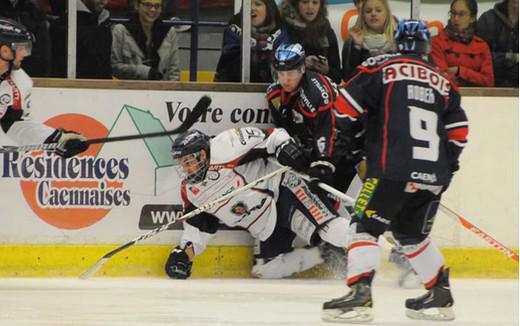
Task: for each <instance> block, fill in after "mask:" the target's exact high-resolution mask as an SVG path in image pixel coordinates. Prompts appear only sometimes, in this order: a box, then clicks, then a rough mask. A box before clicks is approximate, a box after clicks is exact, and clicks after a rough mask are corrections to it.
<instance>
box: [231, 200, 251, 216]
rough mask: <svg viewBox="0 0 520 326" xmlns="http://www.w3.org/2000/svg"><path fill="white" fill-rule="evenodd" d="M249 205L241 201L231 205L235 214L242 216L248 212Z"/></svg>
mask: <svg viewBox="0 0 520 326" xmlns="http://www.w3.org/2000/svg"><path fill="white" fill-rule="evenodd" d="M247 210H248V208H247V205H246V204H245V203H244V202H241V201H239V202H238V203H236V204H235V205H233V207H231V212H232V213H233V214H235V215H239V216H242V215H244V214H245V213H247Z"/></svg>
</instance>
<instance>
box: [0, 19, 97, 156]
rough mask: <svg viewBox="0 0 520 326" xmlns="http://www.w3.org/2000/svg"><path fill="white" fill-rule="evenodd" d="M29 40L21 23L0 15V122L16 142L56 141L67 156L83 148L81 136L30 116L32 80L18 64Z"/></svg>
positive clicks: (28, 51) (28, 48) (28, 49)
mask: <svg viewBox="0 0 520 326" xmlns="http://www.w3.org/2000/svg"><path fill="white" fill-rule="evenodd" d="M33 41H34V36H33V35H32V33H30V32H29V31H27V29H26V28H25V27H24V26H23V25H21V24H19V23H17V22H15V21H13V20H10V19H7V18H2V17H0V126H1V127H2V130H3V132H4V133H6V135H7V136H8V137H9V138H10V139H11V140H13V141H15V142H16V143H17V144H19V145H32V144H41V143H58V144H59V146H58V148H57V150H56V153H57V154H58V155H60V156H63V157H71V156H73V155H76V154H78V153H81V152H83V151H85V150H86V149H87V147H88V145H87V144H86V143H84V142H82V140H85V138H84V137H83V136H81V135H79V134H78V133H76V132H73V131H66V130H63V129H53V128H50V127H47V126H45V125H44V124H42V123H39V122H34V121H32V120H31V119H30V108H31V91H32V85H33V82H32V80H31V78H30V77H29V76H28V75H27V74H26V73H25V71H23V69H21V64H22V61H23V59H24V58H25V57H27V56H30V55H31V48H32V42H33Z"/></svg>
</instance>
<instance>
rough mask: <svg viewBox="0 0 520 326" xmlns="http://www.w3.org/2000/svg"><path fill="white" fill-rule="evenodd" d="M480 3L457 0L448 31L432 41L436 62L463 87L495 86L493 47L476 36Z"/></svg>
mask: <svg viewBox="0 0 520 326" xmlns="http://www.w3.org/2000/svg"><path fill="white" fill-rule="evenodd" d="M477 12H478V8H477V2H476V0H453V1H452V2H451V6H450V11H449V15H450V19H449V20H448V25H447V26H446V28H445V29H444V30H443V31H441V32H440V33H439V35H437V36H435V37H434V38H433V39H432V52H431V59H432V61H433V62H434V63H435V64H436V65H437V66H439V68H440V69H442V70H445V71H446V72H447V73H448V74H449V75H451V77H452V78H453V79H454V80H455V82H456V83H457V84H458V85H459V86H485V87H492V86H494V84H495V80H494V75H493V61H492V58H491V52H490V51H489V46H488V45H487V43H486V42H485V41H484V40H483V39H481V38H480V37H478V36H476V35H475V22H476V19H477Z"/></svg>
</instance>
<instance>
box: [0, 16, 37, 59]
mask: <svg viewBox="0 0 520 326" xmlns="http://www.w3.org/2000/svg"><path fill="white" fill-rule="evenodd" d="M34 41H35V38H34V35H33V34H32V33H31V32H29V31H28V30H27V28H25V26H23V25H22V24H20V23H18V22H16V21H14V20H12V19H8V18H4V17H0V46H1V45H7V46H9V48H11V50H13V52H16V50H18V49H24V50H25V51H26V56H29V55H31V50H32V43H33V42H34ZM2 59H4V58H2ZM4 60H5V59H4ZM6 61H12V60H6Z"/></svg>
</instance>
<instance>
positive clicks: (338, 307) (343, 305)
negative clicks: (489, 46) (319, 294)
mask: <svg viewBox="0 0 520 326" xmlns="http://www.w3.org/2000/svg"><path fill="white" fill-rule="evenodd" d="M350 290H351V291H350V293H348V294H347V295H345V296H343V297H340V298H337V299H332V300H331V301H327V302H325V303H324V304H323V309H322V314H321V319H322V320H323V321H327V322H333V323H368V322H370V321H372V320H373V319H374V317H373V315H372V293H371V289H370V285H368V284H363V283H357V284H353V285H351V286H350Z"/></svg>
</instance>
